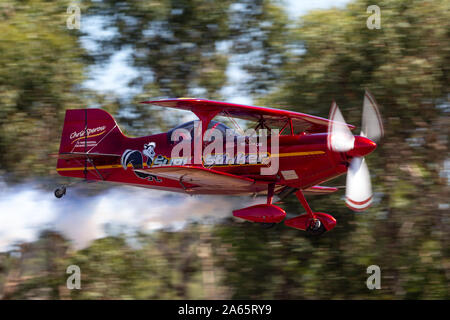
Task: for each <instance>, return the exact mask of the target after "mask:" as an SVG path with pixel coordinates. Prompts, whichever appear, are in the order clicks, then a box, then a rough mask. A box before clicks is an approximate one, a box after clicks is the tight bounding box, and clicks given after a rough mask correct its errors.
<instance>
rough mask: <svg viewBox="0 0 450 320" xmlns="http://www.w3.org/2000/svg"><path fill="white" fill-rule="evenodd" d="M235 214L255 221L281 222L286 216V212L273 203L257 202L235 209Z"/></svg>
mask: <svg viewBox="0 0 450 320" xmlns="http://www.w3.org/2000/svg"><path fill="white" fill-rule="evenodd" d="M233 216H235V217H238V218H241V219H245V220H248V221H253V222H266V223H279V222H281V221H283V219H284V218H285V217H286V212H285V211H284V210H283V209H281V208H279V207H277V206H275V205H273V204H257V205H255V206H252V207H248V208H244V209H239V210H234V211H233Z"/></svg>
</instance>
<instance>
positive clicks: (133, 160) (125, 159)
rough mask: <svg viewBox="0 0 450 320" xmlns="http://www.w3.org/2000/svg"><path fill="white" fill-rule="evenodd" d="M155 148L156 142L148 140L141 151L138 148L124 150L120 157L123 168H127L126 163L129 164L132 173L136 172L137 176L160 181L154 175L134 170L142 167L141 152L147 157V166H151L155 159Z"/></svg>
mask: <svg viewBox="0 0 450 320" xmlns="http://www.w3.org/2000/svg"><path fill="white" fill-rule="evenodd" d="M155 148H156V143H155V142H150V143H146V144H144V149H143V150H142V152H141V151H139V150H131V149H127V150H125V152H124V153H123V154H122V157H121V159H120V163H121V164H122V167H123V169H124V170H127V167H128V165H129V164H131V166H132V167H133V170H134V173H135V174H136V176H137V177H139V178H141V179H147V180H148V181H156V182H161V181H162V180H161V179H160V178H158V177H157V176H155V175H152V174H149V173H145V172H140V171H136V170H138V169H142V168H144V158H143V156H142V154H144V156H146V157H147V160H146V164H147V167H151V166H152V164H153V161H154V160H155V157H156V152H155Z"/></svg>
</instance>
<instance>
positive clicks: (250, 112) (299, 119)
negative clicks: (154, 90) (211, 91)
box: [142, 98, 355, 133]
mask: <svg viewBox="0 0 450 320" xmlns="http://www.w3.org/2000/svg"><path fill="white" fill-rule="evenodd" d="M142 103H149V104H154V105H157V106H161V107H169V108H176V109H182V110H189V111H193V112H195V111H200V110H205V111H211V112H213V111H214V112H218V113H217V115H220V116H231V117H234V118H239V119H244V120H250V121H261V120H263V121H264V123H265V124H267V125H268V126H269V127H278V128H280V127H283V126H284V125H285V124H286V123H288V121H289V119H290V120H292V124H293V127H294V131H295V133H299V132H305V131H308V132H327V131H328V125H329V123H330V120H328V119H325V118H320V117H316V116H312V115H308V114H304V113H300V112H293V111H288V110H280V109H272V108H264V107H254V106H246V105H240V104H234V103H228V102H220V101H212V100H204V99H191V98H189V99H168V100H156V101H144V102H142ZM348 126H349V128H350V129H354V128H355V127H354V126H352V125H348Z"/></svg>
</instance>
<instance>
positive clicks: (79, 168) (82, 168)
mask: <svg viewBox="0 0 450 320" xmlns="http://www.w3.org/2000/svg"><path fill="white" fill-rule="evenodd" d="M324 153H325V151H305V152H290V153H279V154H278V153H274V154H271V155H270V156H271V157H280V158H282V157H297V156H311V155H315V154H324ZM257 164H260V163H257ZM244 165H247V164H244ZM218 166H221V165H218ZM222 166H227V165H222ZM128 167H132V165H131V164H129V165H128ZM116 168H122V165H120V164H113V165H105V166H97V169H116ZM86 169H87V170H94V169H95V168H94V167H86ZM77 170H84V167H73V168H57V169H56V171H77Z"/></svg>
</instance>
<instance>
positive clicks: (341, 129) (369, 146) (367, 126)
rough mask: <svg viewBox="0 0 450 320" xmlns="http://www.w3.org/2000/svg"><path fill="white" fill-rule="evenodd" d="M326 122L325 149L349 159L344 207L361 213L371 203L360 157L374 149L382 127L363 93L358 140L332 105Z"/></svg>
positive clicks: (368, 96) (372, 101) (375, 109)
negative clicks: (326, 141) (326, 140)
mask: <svg viewBox="0 0 450 320" xmlns="http://www.w3.org/2000/svg"><path fill="white" fill-rule="evenodd" d="M330 120H331V123H330V126H329V128H328V149H330V150H332V151H335V152H345V153H346V154H347V156H350V157H352V160H351V161H350V166H349V167H348V171H347V186H346V191H345V202H346V205H347V207H349V208H350V209H352V210H354V211H364V210H365V209H367V208H368V207H369V206H370V205H371V203H372V186H371V183H370V174H369V169H368V168H367V164H366V162H365V160H364V156H365V155H367V154H369V153H370V152H372V151H373V150H374V149H375V148H376V146H377V145H376V143H375V141H378V140H379V139H380V138H381V137H382V136H383V124H382V122H381V117H380V113H379V111H378V107H377V104H376V102H375V99H374V98H373V97H372V95H371V94H370V93H369V92H368V91H366V93H365V95H364V106H363V114H362V126H361V133H360V135H359V136H354V135H353V134H352V132H351V131H350V128H349V127H348V125H347V124H346V123H345V120H344V117H343V116H342V114H341V112H340V110H339V107H338V106H337V104H336V103H335V102H334V101H333V104H332V105H331V110H330Z"/></svg>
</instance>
